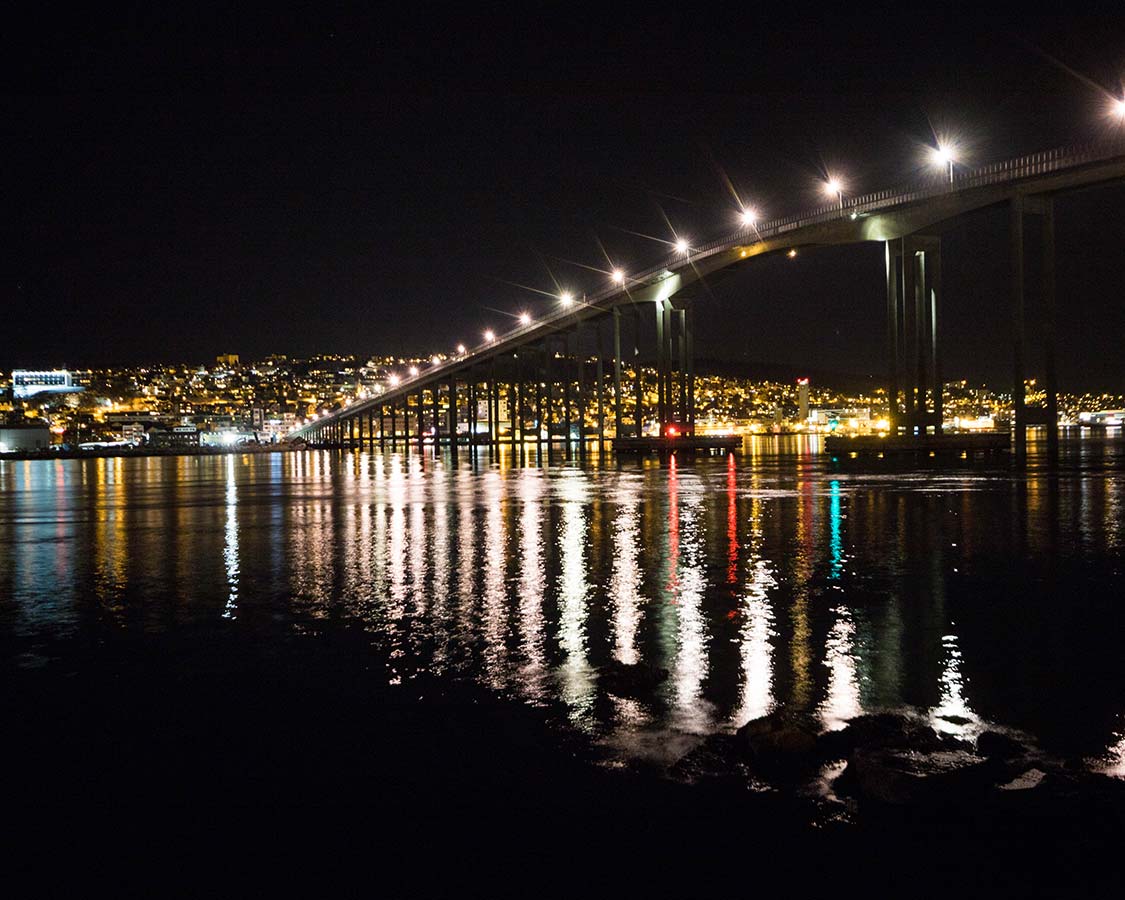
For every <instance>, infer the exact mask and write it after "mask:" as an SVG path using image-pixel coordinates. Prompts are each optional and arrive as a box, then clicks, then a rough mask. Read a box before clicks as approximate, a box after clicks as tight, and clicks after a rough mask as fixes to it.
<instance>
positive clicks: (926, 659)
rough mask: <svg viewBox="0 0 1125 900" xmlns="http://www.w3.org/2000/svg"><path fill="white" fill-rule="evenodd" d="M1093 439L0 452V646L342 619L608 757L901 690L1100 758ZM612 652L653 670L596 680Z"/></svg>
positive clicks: (1119, 700) (1114, 542) (1109, 758)
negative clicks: (75, 455)
mask: <svg viewBox="0 0 1125 900" xmlns="http://www.w3.org/2000/svg"><path fill="white" fill-rule="evenodd" d="M1107 443H1108V444H1109V449H1108V450H1107V449H1106V447H1105V446H1103V445H1101V444H1099V445H1097V450H1096V453H1095V454H1094V455H1093V457H1091V456H1090V455H1089V454H1085V453H1084V448H1082V447H1079V448H1078V449H1077V450H1074V448H1071V449H1072V451H1073V452H1072V460H1071V462H1072V464H1070V465H1069V466H1067V465H1064V466H1063V468H1062V469H1061V471H1060V472H1058V473H1051V472H1049V471H1047V470H1045V469H1040V468H1035V467H1033V468H1032V469H1031V470H1030V471H1029V472H1027V473H1015V472H1012V471H1010V470H1008V469H1006V468H978V469H974V468H969V469H952V470H949V469H947V470H942V469H937V470H932V471H929V472H892V471H887V472H880V471H879V470H877V469H872V468H868V469H863V470H853V471H849V470H838V469H835V468H832V467H831V466H829V465H828V463H827V462H826V461H825V460H824V459H823V458H822V457H816V456H810V455H808V454H803V455H792V456H777V455H771V454H769V453H766V452H763V451H762V448H761V447H758V448H756V449H755V450H754V452H752V453H748V454H747V455H745V456H741V457H738V456H730V457H726V458H721V459H706V460H698V461H694V462H693V461H684V460H675V459H673V460H671V461H667V462H665V463H663V464H661V463H658V462H657V461H655V460H649V461H645V462H636V461H631V462H627V463H622V464H621V465H612V464H610V465H607V464H603V465H601V466H600V467H599V466H597V465H593V466H591V467H589V468H581V467H578V466H576V465H559V466H554V467H544V468H537V467H520V466H518V465H512V464H511V462H512V461H511V460H510V458H508V457H507V456H504V457H502V458H500V459H499V460H497V461H495V462H494V463H491V464H490V462H489V459H488V457H487V455H484V454H482V456H481V458H480V459H479V460H478V461H477V462H476V463H475V464H474V463H472V462H470V461H468V460H466V459H462V460H461V461H460V464H457V465H455V464H453V463H452V461H451V460H449V459H448V458H436V459H435V458H431V457H421V456H419V455H418V454H413V455H410V456H405V455H398V454H395V455H379V454H374V455H371V454H359V453H356V454H348V455H338V454H332V453H328V452H306V453H294V454H284V455H278V454H275V455H268V456H265V455H263V456H225V457H215V458H188V457H181V458H164V459H161V458H153V459H108V460H107V459H98V460H86V461H49V462H48V461H37V462H0V598H2V600H0V637H3V638H4V639H5V641H7V643H6V644H4V645H3V646H11V647H13V648H19V652H20V653H24V651H25V649H26V647H27V646H29V645H30V646H35V647H39V648H40V649H39V650H37V651H36V652H41V653H49V652H50V650H49V648H48V649H43V648H45V647H46V646H47V643H48V641H47V639H48V638H50V637H51V636H53V635H59V634H80V633H82V632H84V631H93V630H94V629H97V628H113V629H124V630H132V631H139V632H146V631H163V630H169V629H176V628H179V627H181V626H182V625H185V624H188V623H190V624H192V625H193V626H198V627H201V628H202V629H203V633H206V629H207V627H213V628H216V629H218V628H222V627H224V626H223V624H222V622H223V620H224V619H226V620H235V621H236V622H237V624H238V625H239V627H240V628H244V629H246V631H245V632H244V633H245V634H247V635H254V634H255V633H256V632H255V627H256V623H267V622H268V623H270V624H271V625H272V624H273V623H275V622H277V621H278V620H281V621H289V622H290V623H291V627H293V628H294V629H298V630H301V629H306V628H309V627H311V626H310V623H311V622H313V621H315V620H316V619H327V618H344V617H349V618H352V619H356V620H359V621H361V622H362V623H364V624H365V625H366V627H367V628H368V630H369V631H370V633H371V634H372V635H373V636H374V639H375V640H377V641H379V642H381V643H382V644H383V645H384V646H385V647H386V648H387V649H388V650H389V651H390V652H391V654H392V656H393V658H394V659H395V660H396V661H397V662H396V671H397V672H398V674H399V675H400V676H401V677H403V678H409V677H410V673H411V672H414V671H419V670H421V671H427V672H433V673H437V674H449V675H456V676H460V677H471V678H474V679H476V680H479V681H481V682H482V683H484V684H487V685H488V686H490V687H492V688H494V689H496V690H501V691H505V692H511V693H513V694H515V695H517V696H520V697H523V698H525V699H526V700H527V701H528V702H533V703H535V704H537V705H557V706H558V708H560V709H562V710H563V711H564V712H565V715H566V717H567V718H569V720H570V721H571V722H573V723H574V724H575V725H577V726H578V727H580V728H582V729H584V730H586V731H588V732H590V733H591V734H593V735H597V736H599V737H601V738H604V739H606V740H607V741H608V742H610V743H613V744H616V745H618V746H621V747H625V748H633V749H636V750H637V752H642V751H641V750H640V749H638V748H640V747H641V744H643V743H644V741H646V740H647V741H648V742H649V743H650V744H654V743H661V742H666V743H668V744H669V745H670V746H674V745H676V741H675V736H676V735H679V736H683V737H687V736H698V735H702V734H706V733H708V732H710V731H713V730H716V729H729V728H733V727H737V726H739V725H741V724H742V723H743V722H745V721H747V720H748V719H751V718H754V717H757V716H760V715H764V714H766V713H768V712H770V711H771V710H773V709H775V708H777V707H779V706H780V707H785V708H789V709H794V710H798V711H804V712H808V713H810V714H812V715H815V716H816V717H817V718H818V719H819V721H820V722H821V723H822V725H823V727H824V728H827V729H834V728H840V727H842V726H843V725H844V724H845V723H846V722H847V721H848V720H849V719H851V718H853V717H854V716H856V715H858V714H860V713H862V712H864V711H867V710H871V709H878V708H884V707H893V706H900V705H909V706H911V707H914V708H916V709H918V710H922V711H925V712H926V713H927V714H928V715H929V718H930V721H931V722H932V723H933V725H934V727H935V728H937V729H939V730H942V731H946V732H951V733H956V734H965V735H972V734H974V733H976V732H977V731H979V730H980V729H981V728H982V727H984V723H987V722H1000V723H1005V724H1012V725H1015V726H1018V727H1021V728H1024V729H1026V730H1029V731H1032V732H1033V733H1039V734H1042V735H1044V736H1045V738H1046V739H1048V740H1053V741H1054V742H1055V743H1056V744H1059V745H1062V746H1066V747H1069V748H1071V749H1074V750H1077V751H1081V752H1082V753H1084V754H1086V755H1088V756H1090V757H1091V758H1094V759H1100V760H1104V761H1106V762H1105V766H1107V767H1108V768H1109V770H1110V771H1114V772H1117V773H1118V774H1125V766H1123V765H1122V763H1121V759H1122V758H1123V757H1125V750H1122V746H1123V745H1125V741H1123V740H1122V739H1121V737H1120V733H1121V729H1120V722H1121V716H1122V715H1123V714H1125V670H1123V669H1122V667H1121V666H1120V664H1119V662H1118V658H1119V652H1118V643H1119V638H1118V637H1117V636H1118V635H1120V634H1121V633H1125V629H1123V627H1122V626H1125V609H1122V608H1121V604H1119V603H1118V602H1117V594H1118V590H1116V588H1117V585H1118V584H1119V583H1120V579H1121V577H1122V575H1123V574H1125V566H1123V558H1125V548H1123V546H1122V535H1123V533H1125V532H1123V531H1122V527H1121V526H1122V522H1121V519H1122V516H1125V509H1123V507H1122V503H1121V499H1120V498H1121V490H1122V487H1123V486H1125V484H1123V480H1125V479H1123V475H1122V466H1121V465H1120V463H1121V453H1120V451H1119V443H1118V445H1114V443H1113V442H1107ZM12 653H13V654H15V653H16V651H15V650H13V651H12ZM33 655H34V654H32V655H31V656H29V657H28V658H27V659H26V660H24V661H25V662H34V659H33V658H32V657H33ZM23 658H24V657H23V656H20V659H23ZM611 660H617V661H619V662H621V663H626V664H634V663H644V664H648V665H652V666H655V667H660V668H664V669H667V670H668V672H669V676H668V679H667V680H666V681H665V682H663V683H662V684H660V685H659V686H657V687H655V688H653V689H651V690H649V691H648V692H647V693H642V694H640V695H638V696H628V697H626V696H617V695H614V694H612V693H610V692H609V691H608V690H607V689H606V688H605V687H604V686H603V685H602V683H601V681H600V679H599V672H600V671H601V670H602V668H603V667H605V666H606V665H607V664H608V663H610V661H611Z"/></svg>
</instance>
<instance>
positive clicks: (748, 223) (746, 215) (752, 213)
mask: <svg viewBox="0 0 1125 900" xmlns="http://www.w3.org/2000/svg"><path fill="white" fill-rule="evenodd" d="M740 218H741V219H742V224H743V226H744V227H746V228H753V227H754V226H755V225H757V224H758V213H757V211H756V210H753V209H744V210H743V211H742V215H741V217H740Z"/></svg>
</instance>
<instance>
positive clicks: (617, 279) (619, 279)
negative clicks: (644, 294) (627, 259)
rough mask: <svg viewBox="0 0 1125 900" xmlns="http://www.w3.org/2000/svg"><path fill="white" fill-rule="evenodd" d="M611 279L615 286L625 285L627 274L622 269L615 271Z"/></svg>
mask: <svg viewBox="0 0 1125 900" xmlns="http://www.w3.org/2000/svg"><path fill="white" fill-rule="evenodd" d="M610 278H612V279H613V281H614V283H615V284H624V283H625V273H624V272H622V271H621V270H620V269H614V270H613V273H612V274H611V275H610Z"/></svg>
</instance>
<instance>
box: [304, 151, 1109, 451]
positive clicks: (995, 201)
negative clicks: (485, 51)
mask: <svg viewBox="0 0 1125 900" xmlns="http://www.w3.org/2000/svg"><path fill="white" fill-rule="evenodd" d="M1123 180H1125V142H1122V141H1112V142H1104V143H1097V144H1089V145H1085V146H1078V147H1069V148H1063V149H1056V150H1050V151H1044V152H1041V153H1035V154H1032V155H1030V156H1023V157H1019V158H1017V159H1011V160H1007V161H1005V162H1001V163H995V164H992V165H987V166H983V167H981V168H977V169H972V170H966V171H959V172H956V173H954V175H953V177H952V178H940V179H939V178H936V177H935V178H933V179H927V180H925V181H922V182H919V183H917V184H914V185H910V186H908V187H906V188H903V189H897V190H884V191H879V192H876V193H872V194H866V195H863V196H857V197H853V198H841V199H840V201H839V202H838V203H833V204H831V205H827V206H824V207H821V208H819V209H815V210H812V211H810V212H806V213H803V214H800V215H795V216H789V217H785V218H780V219H773V220H770V221H767V222H762V223H758V224H756V225H753V226H750V225H748V226H746V227H744V228H742V229H740V230H738V231H737V232H735V233H733V234H727V235H725V236H723V237H720V238H718V239H716V240H713V241H710V242H709V243H706V244H703V245H701V246H693V247H687V248H685V249H684V250H683V251H682V252H679V251H677V252H675V253H673V254H671V255H669V256H667V257H665V258H664V259H662V260H660V261H659V262H658V263H657V264H656V265H654V266H652V267H650V268H649V269H647V270H645V271H642V272H639V273H634V274H631V275H629V276H628V277H620V278H619V279H618V280H616V281H615V282H614V283H611V284H610V285H609V286H607V287H606V288H605V289H603V290H601V291H599V292H598V293H595V294H593V295H591V296H587V297H584V298H583V299H582V300H581V301H577V300H575V301H573V302H571V303H570V304H569V305H567V306H560V308H559V309H557V310H556V311H555V312H553V313H552V314H551V315H549V316H547V317H545V318H542V319H539V320H537V321H534V322H528V323H525V324H521V325H519V326H517V327H516V328H515V329H514V330H512V331H510V332H508V333H507V334H503V335H498V336H495V337H494V338H493V339H491V340H487V341H485V342H484V343H482V344H480V345H478V346H475V347H472V348H468V349H466V350H465V352H464V353H459V354H458V355H457V356H455V357H453V358H451V359H447V360H444V361H441V362H439V363H436V364H434V365H433V366H430V367H428V368H426V369H425V370H424V371H421V372H419V373H418V374H417V375H415V376H414V377H411V378H407V379H405V380H402V381H400V382H398V383H396V384H390V385H388V386H387V387H386V390H385V391H384V392H383V393H380V394H379V395H378V396H372V397H366V398H359V399H357V400H355V401H353V402H352V403H350V404H349V405H347V406H346V407H344V408H342V409H340V410H338V411H335V412H333V413H332V414H330V415H327V416H324V417H322V418H319V419H314V420H312V421H309V422H306V423H304V424H303V425H302V426H301V427H299V428H297V429H296V430H295V431H294V432H293V433H292V435H291V436H290V437H291V438H292V437H301V438H304V439H306V440H309V441H310V442H313V443H326V444H336V445H358V446H364V445H366V446H372V447H374V446H379V447H387V446H388V445H389V446H390V447H392V448H395V447H397V446H398V445H400V444H402V445H403V446H407V447H408V446H409V445H410V444H411V442H425V441H428V442H431V443H447V444H449V446H450V447H451V448H452V450H453V452H454V453H456V452H457V447H458V445H465V444H470V443H474V444H475V443H491V444H497V443H499V442H501V441H511V442H512V443H513V445H515V444H517V443H518V444H521V445H522V444H523V443H524V442H526V441H528V440H534V441H535V442H536V443H537V444H540V445H542V444H546V446H547V449H548V452H550V450H551V448H552V447H553V446H555V445H557V444H559V443H560V442H561V443H562V444H563V445H564V447H565V448H566V449H567V451H568V452H569V450H570V448H571V447H572V446H575V447H577V450H578V452H579V454H584V453H585V452H586V449H587V444H588V443H590V442H591V441H593V442H596V443H597V445H598V446H599V448H600V447H604V442H605V440H606V438H607V436H610V435H612V436H615V437H626V436H640V435H641V434H642V433H643V432H644V431H645V430H648V431H656V433H658V434H661V435H664V434H670V433H671V434H675V433H682V434H689V433H691V432H692V430H693V428H694V410H695V374H694V363H693V360H694V347H693V331H694V329H693V325H692V316H693V310H692V304H691V300H690V296H691V291H692V288H693V286H695V285H697V284H698V283H699V282H700V281H701V280H702V279H705V278H706V277H707V276H709V275H711V274H713V273H716V272H719V271H720V270H725V269H731V268H734V267H738V266H743V265H749V264H752V263H753V261H754V260H755V259H757V258H760V257H762V256H764V255H766V254H770V253H778V252H792V251H794V250H797V249H799V248H802V247H807V246H814V245H827V244H853V243H859V242H863V241H881V242H883V244H884V245H885V248H886V285H887V296H886V300H887V316H886V326H887V392H888V399H889V402H890V410H889V418H890V421H891V423H892V427H893V428H895V429H897V430H899V431H907V432H911V433H925V432H926V431H927V430H929V431H933V432H940V431H941V424H942V390H941V386H942V380H941V379H942V375H941V360H940V356H939V353H938V349H939V348H938V340H937V335H938V317H939V315H940V311H941V233H942V231H943V230H944V229H946V228H947V227H949V225H950V224H951V223H952V222H953V221H954V220H956V219H957V218H958V217H960V216H963V215H965V214H967V213H970V212H974V211H976V210H980V209H984V208H987V207H996V206H1001V205H1003V206H1007V207H1008V208H1009V210H1010V219H1009V221H1010V236H1011V254H1010V259H1011V287H1012V290H1011V303H1012V323H1013V328H1012V349H1013V366H1012V373H1013V385H1014V412H1015V446H1016V450H1017V452H1021V453H1022V451H1023V449H1024V447H1025V446H1026V429H1027V426H1028V425H1030V424H1047V425H1055V424H1057V421H1058V413H1057V401H1056V394H1057V386H1056V380H1055V348H1054V316H1055V289H1054V212H1053V201H1054V198H1055V197H1057V196H1059V195H1062V194H1065V193H1067V192H1071V191H1076V190H1082V189H1088V188H1092V187H1097V186H1101V185H1107V184H1112V183H1119V182H1121V181H1123ZM1029 224H1030V225H1031V226H1032V227H1037V228H1039V229H1040V230H1041V233H1042V241H1041V242H1040V243H1041V261H1040V266H1039V268H1038V273H1039V277H1040V278H1041V279H1042V297H1043V303H1042V308H1043V311H1042V315H1043V316H1044V319H1045V321H1044V322H1043V323H1041V324H1042V328H1040V329H1036V330H1037V331H1039V332H1041V333H1042V334H1043V335H1044V345H1043V347H1042V348H1041V349H1042V356H1043V365H1044V373H1043V374H1044V379H1043V380H1044V382H1045V394H1046V404H1045V405H1044V406H1042V407H1037V408H1034V409H1032V408H1029V407H1028V406H1027V404H1026V402H1025V393H1024V381H1025V379H1024V374H1025V372H1024V356H1025V349H1026V348H1025V327H1026V310H1025V305H1024V285H1025V280H1026V269H1027V266H1026V260H1025V253H1024V244H1025V241H1024V235H1025V231H1026V229H1027V228H1028V225H1029ZM642 359H644V360H646V361H650V362H651V363H652V364H654V366H655V369H656V375H657V377H656V384H655V386H654V387H655V390H653V389H652V388H653V386H652V385H646V384H645V383H644V382H643V376H642V372H641V360H642ZM502 407H503V408H502ZM1048 440H1049V442H1050V443H1051V445H1052V449H1053V448H1054V447H1055V446H1057V440H1058V433H1057V428H1049V429H1048Z"/></svg>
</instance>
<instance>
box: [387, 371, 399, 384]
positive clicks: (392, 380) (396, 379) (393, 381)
mask: <svg viewBox="0 0 1125 900" xmlns="http://www.w3.org/2000/svg"><path fill="white" fill-rule="evenodd" d="M387 381H389V382H390V383H391V387H394V386H395V385H397V384H398V382H399V377H398V376H397V375H396V374H395V373H394V372H392V373H391V374H390V375H389V376H387Z"/></svg>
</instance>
